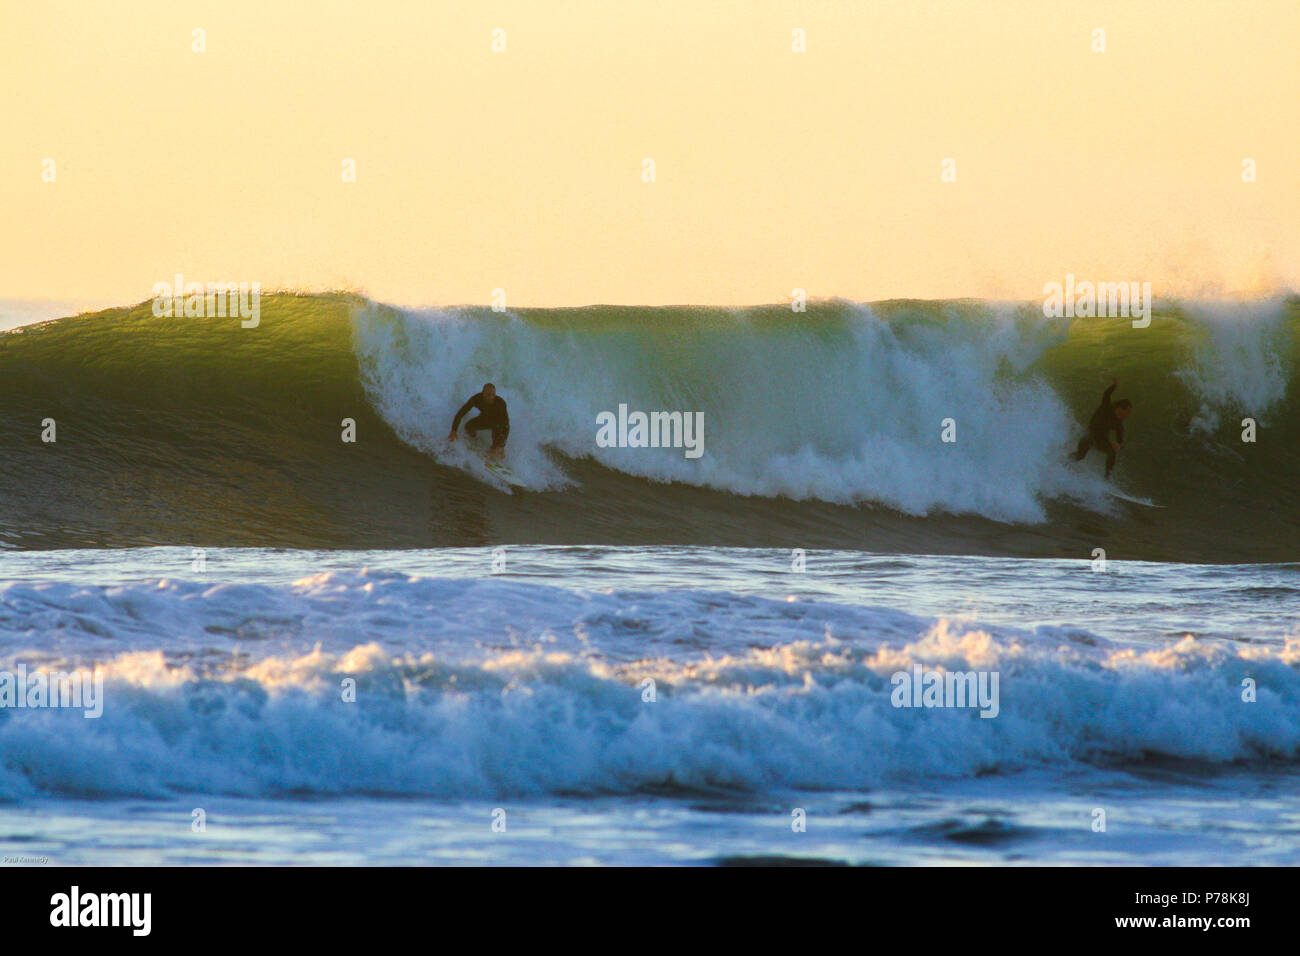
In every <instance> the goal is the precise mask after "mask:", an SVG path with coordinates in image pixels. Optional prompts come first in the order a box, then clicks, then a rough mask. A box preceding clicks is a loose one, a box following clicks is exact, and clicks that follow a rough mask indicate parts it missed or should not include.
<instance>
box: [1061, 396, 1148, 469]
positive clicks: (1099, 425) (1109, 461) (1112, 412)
mask: <svg viewBox="0 0 1300 956" xmlns="http://www.w3.org/2000/svg"><path fill="white" fill-rule="evenodd" d="M1118 384H1119V379H1118V378H1112V379H1111V380H1110V388H1108V389H1106V391H1104V392H1102V393H1101V404H1100V405H1098V406H1097V410H1096V411H1095V412H1093V413H1092V419H1091V421H1089V422H1088V434H1086V435H1084V436H1083V437H1082V438H1081V439H1079V447H1078V448H1076V449H1075V451H1074V454H1073V455H1072V456H1071V457H1073V458H1074V460H1075V461H1083V459H1084V458H1085V457H1086V456H1087V454H1088V451H1089V449H1092V448H1096V449H1097V450H1098V451H1104V452H1105V453H1106V477H1107V478H1109V477H1110V470H1111V469H1112V468H1114V467H1115V455H1116V454H1117V453H1118V452H1119V450H1120V447H1121V446H1122V445H1123V444H1124V419H1126V418H1128V416H1129V413H1130V412H1132V411H1133V403H1132V402H1130V401H1129V400H1128V399H1127V398H1121V399H1120V400H1119V401H1118V402H1115V403H1114V404H1111V401H1110V396H1111V393H1112V392H1114V391H1115V386H1116V385H1118ZM1112 431H1113V432H1114V433H1115V437H1114V438H1111V437H1110V433H1111V432H1112Z"/></svg>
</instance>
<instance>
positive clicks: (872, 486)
mask: <svg viewBox="0 0 1300 956" xmlns="http://www.w3.org/2000/svg"><path fill="white" fill-rule="evenodd" d="M819 323H820V324H819ZM1064 335H1065V326H1064V325H1063V324H1061V323H1054V322H1050V321H1047V320H1043V319H1042V318H1041V317H1039V318H1038V319H1037V320H1036V321H1032V322H1029V321H1027V320H1026V319H1025V317H1024V315H1023V314H1018V313H1017V312H1015V311H1014V310H1012V309H1010V308H1004V309H997V308H994V309H989V310H985V311H984V312H983V313H982V314H981V315H980V316H976V315H972V314H967V313H963V314H962V315H961V316H960V317H959V318H954V320H952V321H946V322H943V321H930V322H899V323H891V322H886V321H883V320H881V319H880V318H878V317H877V316H876V315H875V314H874V313H873V312H872V310H871V309H870V308H869V307H867V306H854V307H848V314H847V315H846V316H844V317H831V318H825V317H821V318H819V317H815V316H792V317H791V320H790V321H789V322H788V323H780V322H774V321H773V320H772V319H771V318H770V317H765V318H762V319H761V320H760V319H758V318H755V317H754V316H751V315H749V314H747V313H737V314H735V315H734V316H732V317H730V318H729V319H728V318H727V317H726V316H721V317H720V316H719V314H718V313H716V312H714V313H711V314H708V315H704V316H701V317H699V319H698V321H696V320H693V319H692V318H691V317H690V316H688V315H685V314H683V315H674V316H664V317H663V322H662V324H649V323H642V324H637V323H636V322H635V321H634V320H632V319H617V318H611V317H609V316H606V317H603V318H602V319H601V320H600V323H599V324H597V323H595V322H593V321H591V320H589V319H584V318H583V317H582V316H580V315H575V316H573V317H571V321H569V320H566V319H565V318H564V317H563V316H561V315H559V314H556V315H551V316H549V317H548V319H547V322H546V323H544V324H542V323H532V322H525V321H522V320H520V319H519V318H517V317H514V316H511V315H508V314H507V315H492V314H486V315H484V314H480V315H477V316H471V315H468V314H466V313H461V312H456V311H447V310H441V311H438V310H425V311H400V310H393V309H389V308H387V307H380V306H376V307H373V308H370V309H367V310H365V311H363V312H361V313H360V314H358V316H357V318H356V349H357V353H358V356H359V358H360V361H361V365H362V368H363V371H364V376H365V381H366V383H367V388H368V390H369V393H370V396H371V399H372V401H373V402H374V404H375V406H376V408H377V409H378V410H379V412H380V414H382V415H383V416H384V418H385V420H387V421H388V422H389V423H390V424H391V425H392V426H393V428H394V429H395V430H396V431H397V433H398V434H399V435H400V436H401V437H402V438H403V439H404V440H405V441H407V442H409V443H410V444H412V445H413V446H414V447H416V448H420V449H421V450H424V451H426V452H428V453H430V454H432V455H434V456H435V457H438V458H439V459H440V460H442V459H444V458H446V455H445V453H444V452H443V451H442V450H440V448H441V444H442V441H443V439H444V438H445V435H446V432H447V429H448V427H449V425H450V422H451V419H452V415H453V413H454V412H455V410H456V408H457V407H458V405H459V404H460V403H461V402H462V401H464V399H465V398H466V397H468V396H469V395H470V394H472V393H474V392H476V391H477V390H478V389H479V387H480V386H481V385H482V383H483V382H484V381H487V380H491V381H493V382H494V383H495V384H497V386H498V389H499V391H500V392H501V393H502V394H503V395H504V396H505V397H506V398H507V400H508V401H509V403H510V413H511V420H512V425H511V438H510V450H509V456H510V459H511V464H512V468H513V469H514V471H515V473H516V475H518V476H519V478H520V480H521V482H522V483H523V484H525V485H528V486H530V487H535V488H542V487H557V486H559V485H561V484H562V483H563V482H564V476H563V475H562V473H561V472H560V471H559V469H558V468H556V467H555V465H554V464H552V463H551V462H550V460H549V459H548V457H547V455H546V451H547V450H554V451H558V452H562V453H563V454H565V455H567V456H571V457H575V458H592V459H595V460H597V461H599V462H601V463H602V464H604V465H606V466H607V467H609V468H613V469H616V470H619V471H623V472H626V473H628V474H633V475H638V476H641V477H645V478H649V479H653V480H658V481H679V482H685V483H689V484H695V485H702V486H708V487H712V488H718V489H722V490H726V491H729V492H734V493H738V494H744V495H762V496H787V497H790V498H795V499H819V500H823V501H830V502H838V503H852V502H864V501H865V502H876V503H881V504H885V505H888V506H891V507H894V508H896V509H899V510H901V511H904V512H907V513H910V514H918V515H919V514H926V513H929V512H932V511H946V512H954V513H963V512H964V513H976V514H982V515H987V516H990V517H994V518H998V519H1001V520H1007V521H1017V522H1033V521H1041V520H1043V518H1044V512H1043V502H1044V501H1045V500H1046V499H1049V498H1054V497H1058V496H1072V497H1082V498H1086V499H1088V500H1092V501H1095V500H1096V499H1097V497H1098V491H1099V488H1100V485H1099V482H1098V481H1095V480H1093V478H1090V477H1088V476H1084V475H1080V474H1079V473H1077V472H1072V471H1070V470H1069V469H1068V468H1067V467H1066V466H1065V464H1064V461H1065V454H1064V450H1065V447H1066V446H1067V445H1068V444H1071V442H1072V439H1073V438H1074V437H1076V436H1075V432H1076V431H1077V429H1078V425H1077V423H1075V422H1074V421H1073V416H1072V415H1071V413H1070V412H1069V410H1068V409H1067V408H1066V406H1065V404H1064V403H1063V402H1062V401H1061V400H1060V399H1059V398H1058V397H1057V396H1056V394H1055V393H1054V392H1053V391H1052V389H1051V388H1050V387H1049V386H1048V385H1047V384H1046V383H1045V382H1044V381H1043V380H1042V379H1041V378H1040V377H1037V376H1035V375H1033V374H1031V373H1029V372H1028V371H1027V370H1028V369H1029V367H1030V366H1031V365H1032V363H1033V361H1034V360H1035V359H1036V358H1037V357H1038V356H1039V355H1040V354H1041V353H1042V351H1043V350H1044V349H1046V348H1047V347H1048V346H1050V345H1051V344H1053V343H1054V342H1057V341H1060V340H1061V339H1062V338H1063V336H1064ZM620 404H626V405H628V407H629V408H631V409H639V410H645V411H683V412H703V413H704V417H705V453H704V455H703V457H702V458H700V459H698V460H692V459H687V458H686V457H685V456H684V455H683V453H682V451H681V450H680V449H658V448H650V449H638V448H600V447H597V446H596V443H595V436H596V416H597V415H598V414H599V413H600V412H602V411H615V410H617V408H618V406H619V405H620ZM945 419H952V420H954V422H955V424H956V441H955V442H952V443H947V442H944V441H942V440H941V435H942V431H943V428H944V421H945Z"/></svg>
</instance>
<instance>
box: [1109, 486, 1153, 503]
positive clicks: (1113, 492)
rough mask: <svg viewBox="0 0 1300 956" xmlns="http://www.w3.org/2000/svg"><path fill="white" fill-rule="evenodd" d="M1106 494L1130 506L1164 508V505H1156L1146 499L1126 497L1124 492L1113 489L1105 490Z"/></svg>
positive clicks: (1132, 496)
mask: <svg viewBox="0 0 1300 956" xmlns="http://www.w3.org/2000/svg"><path fill="white" fill-rule="evenodd" d="M1106 494H1108V495H1110V496H1111V497H1112V498H1118V499H1119V500H1120V501H1127V502H1128V503H1129V504H1131V505H1141V506H1142V507H1144V508H1163V507H1165V506H1164V505H1158V504H1156V503H1155V502H1154V501H1149V500H1147V499H1146V498H1138V497H1136V496H1134V495H1126V494H1124V492H1122V491H1116V490H1115V489H1114V488H1111V489H1109V490H1107V492H1106Z"/></svg>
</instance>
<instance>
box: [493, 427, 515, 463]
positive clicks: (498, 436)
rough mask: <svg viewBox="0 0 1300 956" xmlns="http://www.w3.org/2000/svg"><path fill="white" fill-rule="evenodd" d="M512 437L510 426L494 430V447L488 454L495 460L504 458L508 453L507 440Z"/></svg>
mask: <svg viewBox="0 0 1300 956" xmlns="http://www.w3.org/2000/svg"><path fill="white" fill-rule="evenodd" d="M509 437H510V426H509V425H507V426H506V427H504V428H494V429H492V447H491V448H489V449H488V454H489V455H491V456H492V457H493V458H503V457H505V453H506V439H507V438H509Z"/></svg>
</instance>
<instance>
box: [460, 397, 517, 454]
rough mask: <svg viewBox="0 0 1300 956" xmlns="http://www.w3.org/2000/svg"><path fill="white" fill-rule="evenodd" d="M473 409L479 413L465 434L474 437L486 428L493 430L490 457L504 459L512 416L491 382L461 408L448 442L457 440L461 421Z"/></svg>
mask: <svg viewBox="0 0 1300 956" xmlns="http://www.w3.org/2000/svg"><path fill="white" fill-rule="evenodd" d="M471 408H476V409H478V412H479V413H478V414H477V415H475V416H474V417H473V418H471V419H470V420H469V421H467V422H466V423H465V434H466V435H469V436H470V437H473V436H474V435H475V434H477V433H478V432H480V431H482V430H483V429H485V428H488V429H491V430H492V447H491V448H489V449H488V457H490V458H498V459H499V458H503V457H504V456H505V453H506V439H507V438H509V437H510V414H509V413H508V412H507V411H506V400H505V399H504V398H502V397H501V396H500V395H498V394H497V387H496V386H495V385H493V384H492V383H491V382H488V383H487V384H486V385H484V386H483V391H481V392H479V393H478V394H476V395H471V396H470V397H469V400H468V401H467V402H465V404H464V405H462V406H461V407H460V411H458V412H457V413H456V419H455V421H453V422H452V423H451V434H450V435H448V436H447V441H455V440H456V429H458V428H459V427H460V420H461V419H462V418H464V417H465V415H466V414H467V413H468V412H469V410H470V409H471Z"/></svg>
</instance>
